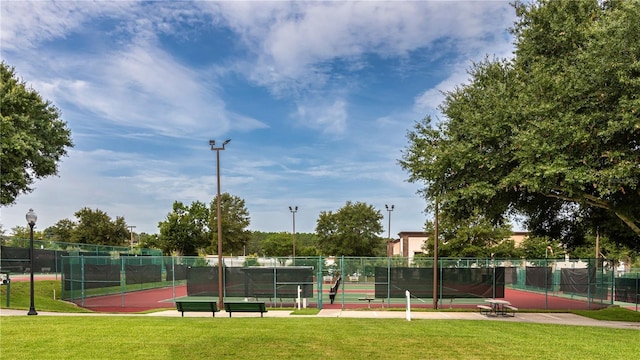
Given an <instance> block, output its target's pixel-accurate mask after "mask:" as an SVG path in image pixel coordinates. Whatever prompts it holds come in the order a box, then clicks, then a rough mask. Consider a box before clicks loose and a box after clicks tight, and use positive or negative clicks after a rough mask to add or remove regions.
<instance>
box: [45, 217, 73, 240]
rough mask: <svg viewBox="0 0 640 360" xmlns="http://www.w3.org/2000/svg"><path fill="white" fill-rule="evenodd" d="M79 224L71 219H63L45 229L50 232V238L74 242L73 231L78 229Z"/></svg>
mask: <svg viewBox="0 0 640 360" xmlns="http://www.w3.org/2000/svg"><path fill="white" fill-rule="evenodd" d="M76 226H77V224H76V223H75V222H73V221H72V220H69V219H62V220H59V221H58V222H57V223H55V224H54V225H53V226H50V227H48V228H46V229H45V232H46V233H47V234H49V236H50V239H51V240H54V241H62V242H72V241H73V232H74V231H75V229H76Z"/></svg>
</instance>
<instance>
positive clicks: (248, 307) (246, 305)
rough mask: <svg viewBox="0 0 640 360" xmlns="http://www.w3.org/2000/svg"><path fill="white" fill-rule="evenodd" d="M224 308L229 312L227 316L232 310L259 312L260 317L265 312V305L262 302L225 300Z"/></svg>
mask: <svg viewBox="0 0 640 360" xmlns="http://www.w3.org/2000/svg"><path fill="white" fill-rule="evenodd" d="M224 310H225V311H226V312H228V313H229V317H231V314H232V313H234V312H259V313H260V317H263V315H264V313H266V312H267V307H266V306H265V305H264V302H257V301H253V302H225V303H224Z"/></svg>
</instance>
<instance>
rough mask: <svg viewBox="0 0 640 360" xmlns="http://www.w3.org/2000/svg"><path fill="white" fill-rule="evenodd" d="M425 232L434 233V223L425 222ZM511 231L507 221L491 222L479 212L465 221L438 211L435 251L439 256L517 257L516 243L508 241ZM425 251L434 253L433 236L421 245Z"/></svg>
mask: <svg viewBox="0 0 640 360" xmlns="http://www.w3.org/2000/svg"><path fill="white" fill-rule="evenodd" d="M426 231H427V233H428V234H433V233H434V224H433V222H431V221H428V222H427V224H426ZM512 234H513V232H512V231H511V226H510V225H509V224H508V223H506V222H505V223H504V224H502V225H497V226H496V225H493V224H491V222H490V221H488V220H487V219H486V218H485V217H484V216H483V215H482V214H480V213H479V212H478V211H475V212H473V214H472V216H471V217H469V218H468V219H464V220H454V219H452V218H450V217H448V216H446V214H440V216H439V221H438V237H439V238H440V243H439V244H440V245H439V247H438V254H439V255H440V256H442V257H478V258H480V257H486V258H489V257H496V258H510V257H517V256H516V255H517V250H516V248H515V242H514V241H513V240H510V237H511V235H512ZM423 249H424V250H426V251H427V253H432V252H433V237H432V236H430V237H429V238H428V239H427V241H425V243H424V245H423Z"/></svg>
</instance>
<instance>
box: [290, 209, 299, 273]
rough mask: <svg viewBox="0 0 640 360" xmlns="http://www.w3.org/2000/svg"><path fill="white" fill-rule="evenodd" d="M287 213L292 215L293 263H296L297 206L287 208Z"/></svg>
mask: <svg viewBox="0 0 640 360" xmlns="http://www.w3.org/2000/svg"><path fill="white" fill-rule="evenodd" d="M289 211H291V215H293V233H292V234H293V261H296V212H298V207H297V206H293V207H291V206H289Z"/></svg>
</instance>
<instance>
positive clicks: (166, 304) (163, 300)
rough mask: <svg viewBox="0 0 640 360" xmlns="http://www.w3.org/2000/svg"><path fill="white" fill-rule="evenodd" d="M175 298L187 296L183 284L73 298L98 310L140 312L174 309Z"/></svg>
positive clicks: (81, 304)
mask: <svg viewBox="0 0 640 360" xmlns="http://www.w3.org/2000/svg"><path fill="white" fill-rule="evenodd" d="M174 296H175V297H176V298H179V297H183V296H187V287H186V286H185V285H181V286H176V287H175V288H172V287H166V288H160V289H149V290H140V291H133V292H129V293H125V294H116V295H107V296H96V297H91V298H85V299H84V302H82V301H81V300H75V301H74V303H76V304H77V305H78V306H81V307H84V308H87V309H89V310H93V311H98V312H140V311H146V310H153V309H175V304H174V303H173V299H174Z"/></svg>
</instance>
